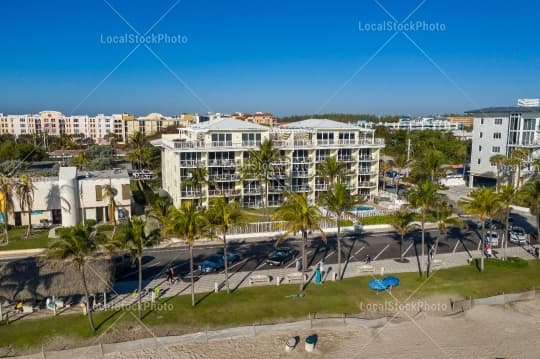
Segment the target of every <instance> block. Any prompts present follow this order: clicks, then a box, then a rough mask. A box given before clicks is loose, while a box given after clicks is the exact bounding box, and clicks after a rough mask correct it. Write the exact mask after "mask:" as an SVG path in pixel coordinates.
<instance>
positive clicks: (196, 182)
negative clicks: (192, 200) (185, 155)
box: [182, 167, 210, 206]
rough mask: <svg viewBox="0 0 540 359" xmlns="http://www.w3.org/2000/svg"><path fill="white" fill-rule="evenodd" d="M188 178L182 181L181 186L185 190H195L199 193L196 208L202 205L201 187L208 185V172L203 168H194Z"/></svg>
mask: <svg viewBox="0 0 540 359" xmlns="http://www.w3.org/2000/svg"><path fill="white" fill-rule="evenodd" d="M189 174H190V176H189V177H187V178H186V179H184V180H183V182H182V186H183V187H184V189H185V188H188V187H189V188H195V189H197V190H198V191H199V203H197V205H198V206H202V205H203V191H202V186H203V185H209V184H210V180H209V179H208V170H207V169H206V168H205V167H195V168H192V169H191V170H190V171H189Z"/></svg>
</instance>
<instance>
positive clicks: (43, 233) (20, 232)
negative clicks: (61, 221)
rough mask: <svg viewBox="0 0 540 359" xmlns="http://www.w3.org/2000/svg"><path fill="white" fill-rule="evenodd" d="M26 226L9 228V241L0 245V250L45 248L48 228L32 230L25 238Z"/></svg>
mask: <svg viewBox="0 0 540 359" xmlns="http://www.w3.org/2000/svg"><path fill="white" fill-rule="evenodd" d="M25 236H26V227H23V228H14V229H10V230H9V243H8V244H6V245H0V251H7V250H13V249H33V248H46V247H47V244H48V241H47V240H48V236H49V230H48V229H47V230H39V231H37V230H33V231H32V232H31V234H30V237H29V238H28V239H26V237H25Z"/></svg>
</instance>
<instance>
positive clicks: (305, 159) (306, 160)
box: [292, 157, 311, 163]
mask: <svg viewBox="0 0 540 359" xmlns="http://www.w3.org/2000/svg"><path fill="white" fill-rule="evenodd" d="M292 162H293V163H310V162H311V160H310V159H309V157H293V159H292Z"/></svg>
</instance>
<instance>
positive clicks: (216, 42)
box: [0, 0, 540, 115]
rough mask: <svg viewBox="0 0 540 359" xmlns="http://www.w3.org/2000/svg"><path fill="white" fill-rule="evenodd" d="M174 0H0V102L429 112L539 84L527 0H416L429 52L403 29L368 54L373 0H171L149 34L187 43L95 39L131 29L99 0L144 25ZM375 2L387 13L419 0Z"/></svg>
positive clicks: (380, 14) (98, 108) (539, 6)
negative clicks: (138, 43) (435, 28)
mask: <svg viewBox="0 0 540 359" xmlns="http://www.w3.org/2000/svg"><path fill="white" fill-rule="evenodd" d="M175 1H176V0H159V1H152V2H151V1H148V0H144V1H142V0H129V1H128V0H106V1H104V0H80V1H67V0H48V1H38V0H27V1H2V2H1V3H0V14H1V16H2V30H1V31H0V44H1V45H2V56H0V87H1V89H2V91H1V92H0V112H3V113H30V112H37V111H40V110H44V109H55V110H60V111H62V112H64V113H67V114H71V113H89V114H95V113H119V112H123V111H126V112H131V113H135V114H145V113H148V112H162V113H165V114H177V113H181V112H199V113H204V112H207V111H215V112H231V111H241V112H251V111H270V112H274V113H276V114H279V115H288V114H303V113H319V112H354V113H375V114H429V113H445V112H462V111H464V110H468V109H473V108H476V107H484V106H492V105H512V104H514V103H515V101H516V100H517V98H519V97H539V96H540V76H538V74H539V71H538V70H539V68H540V48H539V47H538V38H539V35H540V27H539V26H538V20H537V14H538V13H539V10H540V3H538V2H536V1H522V0H516V1H513V2H507V1H502V0H495V1H491V2H489V3H485V2H479V1H478V2H474V3H472V2H470V1H465V0H454V1H451V0H427V1H425V3H423V4H422V5H421V6H420V7H419V9H418V10H417V11H416V12H415V13H414V14H413V15H412V16H411V17H410V21H412V22H414V23H416V22H417V21H420V22H422V24H424V23H425V24H427V25H430V24H431V25H433V26H436V24H439V28H441V26H444V31H407V32H406V33H407V34H408V35H409V36H410V38H411V39H412V40H413V41H414V42H415V43H416V44H417V45H418V47H420V48H421V49H422V51H423V52H424V53H425V54H426V55H427V56H429V57H430V58H431V59H432V60H433V62H434V63H435V64H436V65H434V64H433V63H431V62H430V61H429V60H428V59H427V58H426V56H425V55H424V54H422V52H421V51H420V50H419V49H418V48H417V47H416V46H415V45H414V44H413V43H412V42H411V41H410V40H409V39H407V38H406V37H405V36H404V35H403V34H401V33H399V34H398V35H397V36H396V37H395V38H393V39H392V41H390V42H389V43H388V44H387V46H385V47H384V48H383V49H381V50H380V51H379V53H378V54H377V55H376V56H373V55H374V53H375V52H376V51H377V49H379V48H380V47H381V45H383V43H385V41H387V40H388V39H389V38H390V37H391V36H392V35H393V31H365V27H364V31H360V30H359V27H360V26H359V23H361V24H362V26H366V24H368V25H369V24H374V25H377V24H381V23H383V22H385V21H388V20H391V18H390V17H389V16H388V15H387V14H386V13H385V12H384V11H383V10H382V9H381V8H380V7H379V6H378V5H377V3H376V2H374V1H372V0H355V1H334V2H331V1H318V0H313V1H300V0H298V1H285V0H279V1H263V0H252V1H234V0H231V1H195V0H182V1H180V2H179V3H178V4H177V6H175V7H173V8H172V10H170V12H169V13H168V14H167V15H166V16H165V17H163V19H162V20H161V21H160V22H159V23H158V24H157V25H156V26H155V27H154V29H153V30H152V31H151V33H153V34H155V35H159V34H165V35H167V36H176V35H181V36H184V38H183V40H184V41H186V40H187V42H185V43H184V44H181V45H178V44H164V43H160V44H149V46H150V48H151V49H152V51H153V52H154V53H155V55H157V57H159V58H160V59H161V61H160V60H159V59H157V58H156V57H155V56H154V55H153V54H152V53H151V52H150V51H149V50H148V49H146V48H145V47H144V46H140V47H139V48H138V49H137V50H136V51H134V52H133V53H132V54H131V55H130V56H129V57H128V58H127V59H126V60H125V61H124V62H123V63H122V64H121V65H119V64H120V62H121V61H122V60H123V59H124V58H125V57H126V56H127V55H128V54H129V53H130V51H132V50H133V48H134V47H135V46H136V44H106V43H103V42H104V41H105V42H106V41H107V38H108V37H111V36H119V35H124V34H132V33H134V32H133V30H132V29H131V28H130V26H128V25H127V24H126V23H125V22H124V21H123V20H122V19H121V18H120V17H119V16H118V15H117V14H116V13H115V12H114V11H113V10H112V9H111V8H110V7H109V6H108V5H107V2H108V3H109V4H110V5H111V6H112V7H114V8H115V9H116V10H117V12H118V13H119V14H121V16H122V17H124V18H125V19H126V21H127V22H129V23H130V24H131V26H133V27H134V28H135V29H136V30H137V31H139V32H140V33H144V32H146V31H147V29H149V28H150V27H151V26H152V25H153V24H154V23H155V22H156V21H157V20H158V19H159V18H160V17H162V15H163V14H164V13H165V12H166V11H167V10H168V9H169V8H171V6H173V5H174V4H175ZM379 1H380V4H381V5H382V6H384V7H385V8H386V9H387V10H388V12H390V13H391V14H392V15H393V16H394V17H395V18H396V19H397V20H398V22H399V21H401V20H402V19H403V18H405V17H407V16H408V14H409V13H410V12H411V11H412V10H413V9H414V8H415V7H417V6H418V5H419V4H421V1H418V0H415V1H412V0H403V1H390V0H379ZM471 3H472V4H471ZM370 58H372V60H371V61H370V62H369V63H368V64H367V65H366V66H364V67H363V68H362V69H361V70H360V71H358V70H359V69H360V68H361V66H362V65H363V64H364V63H366V61H367V60H368V59H370ZM162 62H163V63H162ZM115 67H117V69H116V70H115V71H113V72H112V74H110V76H109V77H108V78H107V79H106V80H105V81H103V80H104V78H105V77H106V76H107V75H108V74H109V73H111V71H112V70H113V69H114V68H115ZM437 67H438V68H437ZM167 68H168V69H170V70H171V71H172V72H174V75H173V74H171V72H170V71H169V70H168V69H167ZM440 70H441V71H442V72H444V74H443V73H441V71H440ZM357 71H358V73H357V74H356V75H355V76H354V77H353V76H352V75H353V74H354V73H355V72H357ZM445 74H446V75H445ZM98 84H100V86H98ZM344 84H346V85H344ZM96 87H97V88H96ZM188 88H189V89H188ZM94 89H95V91H93V90H94ZM338 90H339V91H338ZM92 91H93V92H92Z"/></svg>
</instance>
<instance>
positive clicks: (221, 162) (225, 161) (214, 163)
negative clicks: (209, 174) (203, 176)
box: [208, 159, 237, 167]
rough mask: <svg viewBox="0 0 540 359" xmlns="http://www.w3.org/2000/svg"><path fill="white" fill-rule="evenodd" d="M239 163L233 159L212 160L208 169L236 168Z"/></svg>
mask: <svg viewBox="0 0 540 359" xmlns="http://www.w3.org/2000/svg"><path fill="white" fill-rule="evenodd" d="M236 165H237V163H236V162H235V161H234V160H231V159H220V160H210V161H208V167H212V166H218V167H234V166H236Z"/></svg>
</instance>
